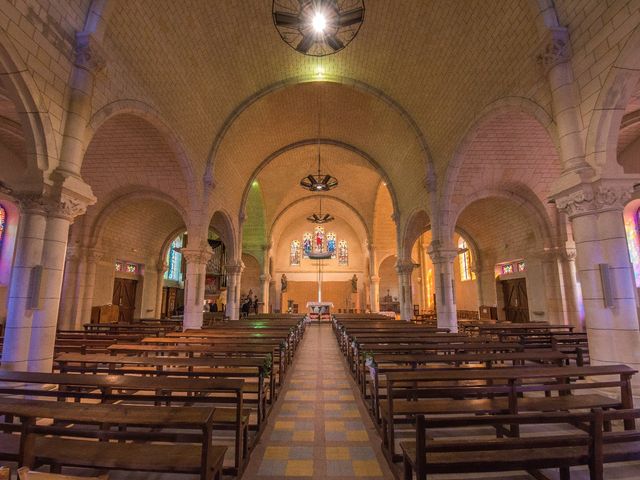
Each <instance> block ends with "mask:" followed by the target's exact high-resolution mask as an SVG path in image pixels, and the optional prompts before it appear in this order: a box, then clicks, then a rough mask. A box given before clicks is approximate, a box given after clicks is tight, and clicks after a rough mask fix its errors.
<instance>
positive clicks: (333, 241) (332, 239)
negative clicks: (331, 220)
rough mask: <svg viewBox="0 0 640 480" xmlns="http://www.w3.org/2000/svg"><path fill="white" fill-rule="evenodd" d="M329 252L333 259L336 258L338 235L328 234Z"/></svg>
mask: <svg viewBox="0 0 640 480" xmlns="http://www.w3.org/2000/svg"><path fill="white" fill-rule="evenodd" d="M327 251H328V252H329V253H330V254H331V258H336V234H335V233H333V232H329V233H327Z"/></svg>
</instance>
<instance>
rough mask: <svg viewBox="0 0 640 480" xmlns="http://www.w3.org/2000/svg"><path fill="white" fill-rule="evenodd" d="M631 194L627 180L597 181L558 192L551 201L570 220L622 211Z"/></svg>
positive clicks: (630, 187)
mask: <svg viewBox="0 0 640 480" xmlns="http://www.w3.org/2000/svg"><path fill="white" fill-rule="evenodd" d="M632 192H633V186H632V182H630V181H629V180H627V179H625V180H618V179H615V180H607V179H599V180H596V181H595V182H591V183H580V184H578V185H576V186H574V187H571V188H568V189H566V190H564V191H562V192H558V193H556V194H554V196H553V198H552V199H553V201H555V204H556V208H557V209H558V210H559V211H560V212H562V213H564V214H566V215H567V216H568V217H569V219H572V218H575V217H579V216H582V215H589V214H595V213H602V212H607V211H615V210H622V209H623V208H624V206H625V205H626V203H627V202H628V201H629V199H630V198H631V193H632Z"/></svg>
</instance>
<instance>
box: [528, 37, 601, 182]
mask: <svg viewBox="0 0 640 480" xmlns="http://www.w3.org/2000/svg"><path fill="white" fill-rule="evenodd" d="M547 34H548V38H546V39H545V43H544V47H543V52H542V54H541V55H540V56H539V59H540V63H541V64H542V67H543V69H544V71H545V73H546V74H547V78H548V81H549V86H550V88H551V100H552V104H553V117H554V120H555V122H556V125H557V126H558V133H559V135H558V139H559V143H560V152H561V155H560V156H561V158H562V166H563V170H564V172H563V173H564V174H567V173H570V172H578V171H580V170H584V169H589V165H588V164H587V163H586V161H585V160H584V147H583V139H582V135H581V132H582V130H583V127H582V116H581V115H580V111H579V105H578V100H577V99H578V98H580V97H579V95H578V92H577V91H576V87H575V80H574V78H573V69H572V67H571V43H570V40H569V30H568V29H567V28H566V27H555V28H551V29H549V31H548V33H547Z"/></svg>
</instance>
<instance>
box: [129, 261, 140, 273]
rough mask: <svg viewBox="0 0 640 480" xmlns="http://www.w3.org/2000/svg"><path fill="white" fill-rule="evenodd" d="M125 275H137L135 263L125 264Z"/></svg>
mask: <svg viewBox="0 0 640 480" xmlns="http://www.w3.org/2000/svg"><path fill="white" fill-rule="evenodd" d="M127 273H138V265H136V264H135V263H127Z"/></svg>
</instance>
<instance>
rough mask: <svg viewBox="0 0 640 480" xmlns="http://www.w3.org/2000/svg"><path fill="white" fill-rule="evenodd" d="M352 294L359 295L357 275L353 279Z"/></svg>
mask: <svg viewBox="0 0 640 480" xmlns="http://www.w3.org/2000/svg"><path fill="white" fill-rule="evenodd" d="M351 292H352V293H358V276H357V275H356V274H355V273H354V274H353V277H351Z"/></svg>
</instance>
